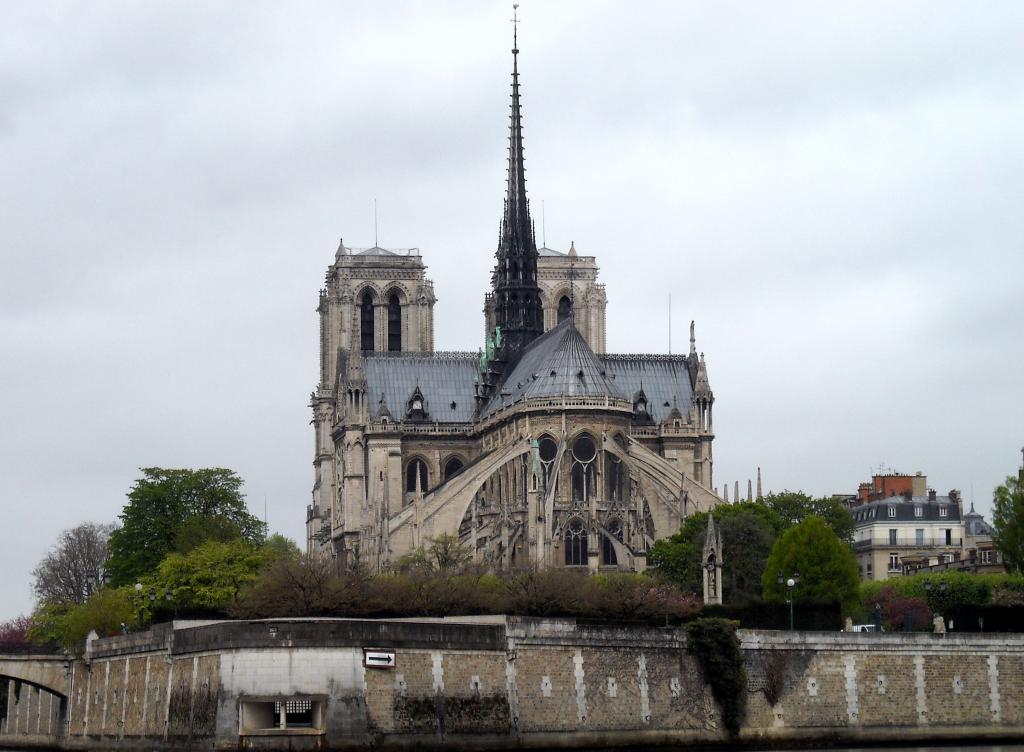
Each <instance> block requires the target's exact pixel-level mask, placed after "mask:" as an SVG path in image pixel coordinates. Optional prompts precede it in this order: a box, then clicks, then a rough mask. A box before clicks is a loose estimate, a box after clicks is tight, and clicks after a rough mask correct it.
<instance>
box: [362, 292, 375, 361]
mask: <svg viewBox="0 0 1024 752" xmlns="http://www.w3.org/2000/svg"><path fill="white" fill-rule="evenodd" d="M375 302H376V300H375V296H374V294H373V290H370V289H366V290H363V292H362V293H361V294H360V296H359V349H360V350H362V351H363V352H369V351H370V350H373V349H374V332H373V330H374V326H373V325H374V308H375V307H376V306H375Z"/></svg>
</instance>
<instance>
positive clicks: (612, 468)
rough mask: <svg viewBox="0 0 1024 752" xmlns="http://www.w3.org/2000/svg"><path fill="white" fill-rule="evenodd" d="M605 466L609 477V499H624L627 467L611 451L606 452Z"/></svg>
mask: <svg viewBox="0 0 1024 752" xmlns="http://www.w3.org/2000/svg"><path fill="white" fill-rule="evenodd" d="M604 468H605V475H606V477H607V478H608V500H609V501H622V499H623V497H624V496H625V490H626V468H625V467H623V465H622V460H620V459H619V458H618V457H616V456H615V455H614V454H612V453H611V452H605V465H604Z"/></svg>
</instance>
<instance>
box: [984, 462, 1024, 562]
mask: <svg viewBox="0 0 1024 752" xmlns="http://www.w3.org/2000/svg"><path fill="white" fill-rule="evenodd" d="M992 528H993V533H992V540H993V541H994V542H995V544H996V548H998V549H999V552H1000V553H1001V554H1002V555H1003V563H1004V564H1005V565H1006V570H1007V571H1008V572H1018V573H1024V470H1021V472H1020V474H1019V475H1018V476H1017V477H1016V478H1014V477H1013V476H1012V475H1011V476H1009V477H1008V478H1007V479H1006V483H1004V484H1003V485H1001V486H997V487H996V491H995V497H994V498H993V500H992Z"/></svg>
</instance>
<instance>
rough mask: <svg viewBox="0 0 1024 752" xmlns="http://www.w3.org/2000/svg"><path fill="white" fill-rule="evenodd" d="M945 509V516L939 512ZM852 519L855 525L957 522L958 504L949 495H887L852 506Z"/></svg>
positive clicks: (958, 516) (958, 515) (958, 519)
mask: <svg viewBox="0 0 1024 752" xmlns="http://www.w3.org/2000/svg"><path fill="white" fill-rule="evenodd" d="M890 507H891V508H892V509H894V510H895V513H894V515H893V516H892V517H890V516H889V508H890ZM916 507H920V508H921V516H920V517H918V516H917V513H916V511H915V508H916ZM940 509H945V510H946V514H945V516H943V515H942V513H941V512H939V510H940ZM852 511H853V520H854V522H855V523H856V526H857V527H865V526H867V525H872V524H878V523H882V522H959V521H960V506H959V505H958V504H957V503H956V499H954V498H952V497H950V496H936V497H935V499H934V500H933V499H929V498H928V497H927V496H914V497H913V498H912V499H910V500H909V501H908V500H907V499H906V497H904V496H889V497H886V498H884V499H878V500H876V501H870V502H868V503H867V504H861V505H860V506H857V507H854V508H853V510H852Z"/></svg>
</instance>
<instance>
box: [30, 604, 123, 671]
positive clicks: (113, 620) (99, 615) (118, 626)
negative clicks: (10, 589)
mask: <svg viewBox="0 0 1024 752" xmlns="http://www.w3.org/2000/svg"><path fill="white" fill-rule="evenodd" d="M133 620H134V614H133V604H132V595H131V592H130V588H111V587H105V588H102V589H101V590H98V591H97V592H95V593H93V594H92V595H91V596H90V597H89V599H88V600H86V601H85V602H84V603H82V604H80V605H77V606H71V605H67V604H49V603H44V604H43V605H41V606H40V607H39V608H38V609H36V612H35V613H34V614H33V615H32V621H33V626H32V628H31V629H30V630H29V638H30V639H31V640H32V641H33V642H38V643H52V642H55V643H57V644H58V645H60V646H61V647H63V648H64V649H65V650H67V651H69V652H71V653H73V654H75V655H81V654H82V652H83V650H84V648H85V638H86V637H87V636H88V635H89V632H91V631H93V630H95V631H96V634H98V635H99V636H100V637H109V636H111V635H116V634H121V633H122V632H124V631H125V629H126V628H127V626H128V625H130V624H132V623H133Z"/></svg>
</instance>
